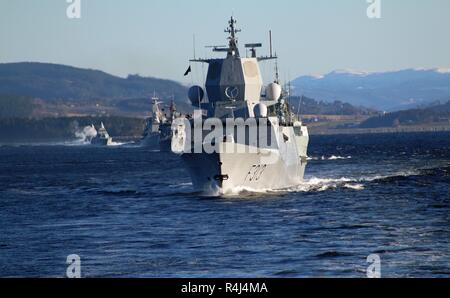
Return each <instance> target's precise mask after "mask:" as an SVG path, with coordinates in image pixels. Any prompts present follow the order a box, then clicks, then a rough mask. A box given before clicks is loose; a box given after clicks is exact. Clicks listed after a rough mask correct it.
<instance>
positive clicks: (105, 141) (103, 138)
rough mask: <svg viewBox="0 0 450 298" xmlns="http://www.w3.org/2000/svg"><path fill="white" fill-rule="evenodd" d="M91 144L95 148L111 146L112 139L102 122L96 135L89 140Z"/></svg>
mask: <svg viewBox="0 0 450 298" xmlns="http://www.w3.org/2000/svg"><path fill="white" fill-rule="evenodd" d="M91 144H92V145H95V146H110V145H111V144H112V138H111V137H110V136H109V134H108V132H107V131H106V128H105V126H104V125H103V122H102V123H101V124H100V128H99V129H98V130H97V135H96V136H95V137H93V138H92V139H91Z"/></svg>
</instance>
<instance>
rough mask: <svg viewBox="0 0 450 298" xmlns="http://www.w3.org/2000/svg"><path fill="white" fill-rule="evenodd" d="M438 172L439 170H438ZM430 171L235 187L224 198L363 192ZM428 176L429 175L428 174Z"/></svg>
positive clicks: (318, 178) (409, 171)
mask: <svg viewBox="0 0 450 298" xmlns="http://www.w3.org/2000/svg"><path fill="white" fill-rule="evenodd" d="M436 170H438V169H436ZM429 171H430V169H428V170H407V171H399V172H395V173H392V174H389V175H373V176H361V177H339V178H325V177H310V178H307V179H305V180H304V181H303V182H301V183H299V184H298V185H296V186H293V187H289V188H282V189H269V188H267V189H253V188H251V187H235V188H233V189H231V190H227V191H226V192H225V193H223V194H215V195H223V196H236V195H245V194H248V195H251V194H271V193H285V192H323V191H328V190H333V189H338V188H342V189H348V190H352V191H362V190H364V189H366V187H367V186H369V185H370V184H371V183H390V182H393V181H398V180H401V179H405V178H408V177H412V176H417V175H421V174H427V173H428V172H429ZM427 175H428V174H427Z"/></svg>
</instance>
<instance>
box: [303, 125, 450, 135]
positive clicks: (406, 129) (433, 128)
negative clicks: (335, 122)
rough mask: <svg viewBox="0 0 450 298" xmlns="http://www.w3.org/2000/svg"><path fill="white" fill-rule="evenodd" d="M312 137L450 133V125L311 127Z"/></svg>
mask: <svg viewBox="0 0 450 298" xmlns="http://www.w3.org/2000/svg"><path fill="white" fill-rule="evenodd" d="M308 129H309V134H310V135H340V134H341V135H343V134H349V135H352V134H382V133H413V132H446V131H450V124H449V125H430V126H400V127H378V128H326V129H324V128H319V127H317V128H316V127H309V128H308Z"/></svg>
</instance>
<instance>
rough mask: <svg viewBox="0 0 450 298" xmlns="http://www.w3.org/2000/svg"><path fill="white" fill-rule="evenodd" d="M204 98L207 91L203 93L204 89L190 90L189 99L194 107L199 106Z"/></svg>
mask: <svg viewBox="0 0 450 298" xmlns="http://www.w3.org/2000/svg"><path fill="white" fill-rule="evenodd" d="M204 96H205V91H203V89H202V87H200V86H192V87H191V88H189V92H188V97H189V100H190V101H191V103H192V105H194V106H198V105H199V104H200V102H201V101H202V100H203V97H204Z"/></svg>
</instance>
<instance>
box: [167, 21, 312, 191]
mask: <svg viewBox="0 0 450 298" xmlns="http://www.w3.org/2000/svg"><path fill="white" fill-rule="evenodd" d="M225 31H226V32H227V33H228V34H229V37H228V46H227V47H214V48H213V50H214V51H215V52H223V53H225V54H226V57H225V58H215V59H194V60H191V61H192V62H202V63H206V64H208V72H207V78H206V82H205V89H206V94H205V92H204V90H203V88H202V87H200V86H193V87H191V88H190V90H189V98H190V100H191V102H192V104H193V106H194V107H196V109H197V110H196V112H195V113H194V117H193V119H183V120H181V119H177V121H174V124H173V125H172V130H173V133H172V144H171V148H172V151H173V152H174V153H177V154H179V155H180V156H181V158H182V159H183V161H184V162H185V164H186V166H187V169H188V170H189V173H190V175H191V178H192V182H193V185H194V187H195V188H196V189H198V190H201V191H206V192H211V191H212V192H215V193H216V192H219V193H225V194H226V193H229V192H233V191H235V190H239V189H242V188H244V189H245V188H247V189H250V190H256V191H258V190H265V189H281V188H287V187H291V186H294V185H298V184H299V183H300V182H301V181H302V179H303V175H304V171H305V167H306V162H307V147H308V142H309V136H308V130H307V128H306V126H304V125H302V122H301V121H300V120H299V119H298V118H297V116H296V115H294V114H293V113H292V112H291V110H290V107H289V103H288V97H289V95H288V94H287V92H285V91H283V89H282V87H281V85H280V82H279V80H278V75H277V73H276V74H275V79H274V81H273V82H272V83H270V84H268V85H267V86H265V87H264V86H263V80H262V76H261V71H260V67H259V62H260V61H264V60H272V59H277V57H275V56H272V53H270V55H269V56H264V57H257V55H256V48H258V47H261V44H259V43H257V44H256V43H253V44H246V45H245V46H246V48H248V49H250V53H251V55H250V57H245V58H244V57H241V55H240V53H239V48H238V40H237V37H236V34H237V33H238V32H239V31H240V30H238V29H236V20H235V19H234V18H231V20H230V21H229V26H228V28H227V29H226V30H225ZM270 52H272V50H271V51H270ZM263 91H264V92H263ZM205 95H206V96H205Z"/></svg>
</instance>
